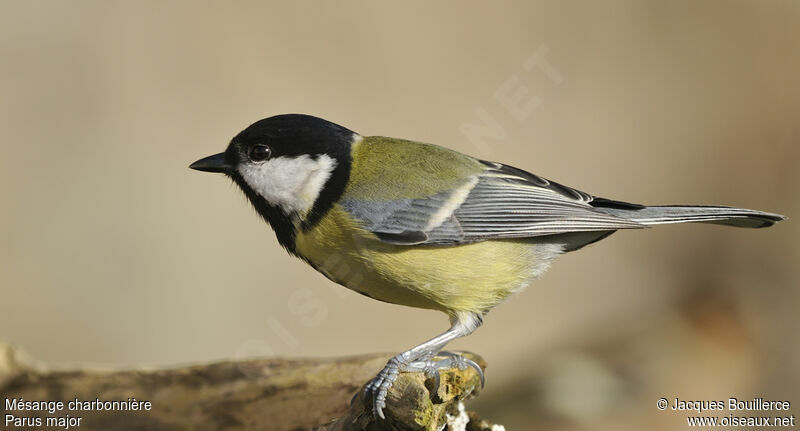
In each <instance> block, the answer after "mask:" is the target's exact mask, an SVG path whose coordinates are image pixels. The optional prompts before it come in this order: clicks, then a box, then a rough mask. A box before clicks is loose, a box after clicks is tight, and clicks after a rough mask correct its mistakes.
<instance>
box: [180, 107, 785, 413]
mask: <svg viewBox="0 0 800 431" xmlns="http://www.w3.org/2000/svg"><path fill="white" fill-rule="evenodd" d="M190 167H191V168H192V169H196V170H199V171H206V172H219V173H223V174H225V175H227V176H228V177H230V178H231V179H232V180H233V181H234V182H235V183H236V184H238V185H239V187H241V189H242V190H243V191H244V193H245V195H247V198H248V199H249V200H250V202H251V203H252V205H253V206H254V207H255V209H256V211H258V213H259V214H260V215H261V216H262V217H263V218H264V220H266V221H267V222H268V223H269V224H270V225H271V226H272V229H273V230H274V231H275V234H276V236H277V238H278V242H279V243H280V245H282V246H283V247H284V248H285V249H286V250H287V251H288V252H289V253H290V254H293V255H295V256H297V257H299V258H301V259H303V260H304V261H306V262H307V263H308V264H310V265H311V266H312V267H313V268H314V269H316V270H317V271H319V272H321V273H322V274H324V275H325V276H326V277H327V278H329V279H330V280H332V281H333V282H335V283H338V284H341V285H342V286H345V287H347V288H349V289H352V290H354V291H356V292H358V293H361V294H363V295H366V296H369V297H370V298H374V299H377V300H380V301H385V302H390V303H393V304H401V305H408V306H411V307H419V308H428V309H433V310H439V311H443V312H445V313H447V315H448V316H449V317H450V322H451V327H450V329H448V330H447V331H445V332H444V333H442V334H441V335H438V336H436V337H434V338H432V339H430V340H428V341H426V342H424V343H422V344H420V345H418V346H416V347H413V348H411V349H409V350H407V351H405V352H403V353H401V354H399V355H397V356H395V357H393V358H392V359H391V360H389V362H388V363H387V364H386V366H385V367H384V368H383V370H381V371H380V373H378V375H377V376H376V377H375V378H374V379H373V380H372V381H370V383H369V384H368V385H367V387H366V391H367V394H368V395H369V396H371V397H372V400H373V413H374V414H375V415H376V416H378V417H381V418H382V417H383V408H384V407H385V406H386V393H387V391H388V389H389V387H390V386H391V385H392V382H393V381H394V380H395V379H396V378H397V375H398V373H399V372H401V371H426V372H433V374H436V373H435V371H436V370H437V369H441V368H449V367H452V366H459V367H464V366H473V367H475V368H476V369H477V370H478V371H479V372H480V368H479V367H477V365H475V364H474V363H473V362H471V361H470V360H468V359H466V358H463V357H460V356H458V355H453V354H448V355H447V356H445V357H444V359H441V360H437V361H435V360H434V357H435V356H436V355H437V354H439V353H440V351H441V349H442V348H443V347H444V346H445V344H447V343H448V342H450V341H452V340H453V339H456V338H459V337H463V336H465V335H468V334H470V333H472V332H473V331H474V330H475V329H477V328H478V327H479V326H480V325H481V324H482V322H483V315H485V314H486V313H487V312H488V311H489V310H490V309H492V307H494V306H496V305H497V304H499V303H501V302H502V301H504V300H505V299H506V298H508V297H509V296H511V295H513V294H514V293H517V292H519V291H521V290H522V289H524V288H525V287H526V286H527V285H528V284H529V283H530V282H531V281H532V280H534V279H535V278H537V277H538V276H540V275H541V274H542V273H543V272H544V271H545V270H546V269H547V268H548V266H549V265H550V262H551V261H552V260H553V259H554V258H555V257H557V256H558V255H560V254H562V253H565V252H569V251H573V250H577V249H579V248H581V247H584V246H586V245H587V244H591V243H593V242H596V241H598V240H600V239H603V238H605V237H607V236H609V235H610V234H612V233H614V232H615V231H617V230H619V229H641V228H645V227H648V226H652V225H657V224H664V223H685V222H702V223H714V224H724V225H728V226H737V227H751V228H758V227H766V226H771V225H773V224H774V223H776V222H778V221H780V220H783V219H784V218H785V217H784V216H782V215H779V214H771V213H766V212H761V211H754V210H748V209H740V208H731V207H724V206H684V205H680V206H645V205H639V204H633V203H628V202H622V201H617V200H611V199H604V198H600V197H596V196H593V195H590V194H588V193H584V192H582V191H579V190H576V189H573V188H571V187H567V186H564V185H561V184H559V183H556V182H553V181H550V180H547V179H545V178H542V177H540V176H537V175H534V174H531V173H529V172H526V171H523V170H521V169H517V168H514V167H511V166H508V165H504V164H501V163H496V162H490V161H484V160H479V159H476V158H473V157H470V156H467V155H464V154H461V153H458V152H456V151H452V150H449V149H446V148H443V147H439V146H436V145H431V144H424V143H419V142H413V141H407V140H403V139H395V138H387V137H381V136H368V137H364V136H361V135H359V134H358V133H355V132H353V131H351V130H348V129H347V128H345V127H342V126H340V125H337V124H334V123H331V122H329V121H326V120H323V119H321V118H316V117H313V116H309V115H301V114H286V115H278V116H274V117H270V118H266V119H263V120H260V121H258V122H256V123H253V124H252V125H250V126H249V127H247V128H246V129H244V130H243V131H242V132H241V133H239V134H238V135H236V136H235V137H234V138H233V140H231V142H230V144H229V145H228V148H227V149H226V150H225V152H223V153H220V154H215V155H213V156H210V157H206V158H204V159H200V160H198V161H196V162H194V163H192V164H191V166H190ZM442 353H444V352H442ZM481 377H482V375H481Z"/></svg>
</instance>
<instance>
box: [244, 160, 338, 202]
mask: <svg viewBox="0 0 800 431" xmlns="http://www.w3.org/2000/svg"><path fill="white" fill-rule="evenodd" d="M335 168H336V160H334V159H332V158H331V157H330V156H327V155H325V154H322V155H319V156H317V158H316V159H315V158H312V157H311V156H309V155H305V154H304V155H302V156H297V157H276V158H274V159H271V160H267V161H266V162H264V163H257V164H254V163H243V164H241V165H240V166H239V174H241V175H242V178H244V180H245V181H246V182H247V184H248V185H250V187H251V188H252V189H253V190H254V191H255V192H256V193H258V194H259V195H261V197H263V198H264V199H265V200H266V201H267V202H269V203H270V204H272V205H275V206H277V207H279V208H281V209H282V210H283V211H284V212H285V213H286V214H288V215H293V216H298V215H299V216H302V215H305V213H307V212H308V211H309V210H311V207H313V206H314V202H315V201H316V200H317V197H318V196H319V193H320V192H321V191H322V188H323V187H325V183H326V182H327V181H328V178H330V176H331V173H332V172H333V170H334V169H335Z"/></svg>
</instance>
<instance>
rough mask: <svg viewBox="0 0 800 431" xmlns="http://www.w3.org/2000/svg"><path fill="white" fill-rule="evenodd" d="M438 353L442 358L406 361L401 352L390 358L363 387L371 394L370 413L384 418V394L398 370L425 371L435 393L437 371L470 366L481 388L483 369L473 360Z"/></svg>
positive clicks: (462, 368) (447, 353)
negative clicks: (431, 381) (476, 374)
mask: <svg viewBox="0 0 800 431" xmlns="http://www.w3.org/2000/svg"><path fill="white" fill-rule="evenodd" d="M439 355H440V356H444V358H443V359H439V360H435V359H433V358H427V359H420V360H416V361H410V362H407V361H406V360H405V358H403V356H402V354H401V355H397V356H395V357H393V358H392V359H390V360H389V362H387V363H386V366H385V367H383V369H382V370H381V371H380V372H379V373H378V375H377V376H375V378H373V379H372V380H371V381H370V382H369V383H368V384H367V386H366V388H365V392H366V395H367V396H372V414H373V415H375V417H378V418H381V419H386V418H385V416H384V414H383V409H384V408H385V407H386V394H387V393H388V392H389V388H391V387H392V384H393V383H394V381H395V380H397V377H398V376H399V375H400V372H412V373H419V372H423V373H425V376H426V377H428V378H432V379H433V390H432V391H431V392H432V393H435V392H437V391H438V390H439V383H440V381H441V377H440V375H439V371H441V370H449V369H451V368H458V369H459V370H466V369H467V367H472V368H474V369H475V371H476V372H477V373H478V375H479V376H480V378H481V388H483V385H484V382H485V378H484V376H483V370H482V369H481V367H480V365H478V364H477V363H476V362H475V361H473V360H472V359H469V358H465V357H463V356H461V355H457V354H455V353H451V352H440V353H439Z"/></svg>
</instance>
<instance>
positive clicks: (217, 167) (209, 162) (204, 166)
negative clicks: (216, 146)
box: [189, 153, 233, 173]
mask: <svg viewBox="0 0 800 431" xmlns="http://www.w3.org/2000/svg"><path fill="white" fill-rule="evenodd" d="M189 167H190V168H192V169H194V170H197V171H203V172H222V173H226V172H230V171H231V169H232V168H233V166H231V165H230V164H228V162H227V161H225V153H219V154H214V155H213V156H208V157H206V158H203V159H200V160H198V161H196V162H194V163H192V164H191V165H189Z"/></svg>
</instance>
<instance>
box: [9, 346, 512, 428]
mask: <svg viewBox="0 0 800 431" xmlns="http://www.w3.org/2000/svg"><path fill="white" fill-rule="evenodd" d="M465 356H467V357H470V358H471V359H473V360H475V361H476V362H477V363H478V364H480V365H481V367H485V362H483V360H482V359H481V358H480V357H478V356H477V355H472V354H465ZM388 359H389V355H365V356H357V357H349V358H333V359H254V360H245V361H226V362H219V363H212V364H206V365H193V366H188V367H180V368H170V369H139V370H117V371H110V370H97V369H92V370H76V371H51V370H47V369H45V368H44V367H41V366H35V365H34V364H33V363H32V361H30V360H26V359H24V358H22V355H20V354H19V353H18V352H17V351H15V350H14V349H11V348H9V347H7V346H3V345H0V394H2V397H3V398H4V399H3V400H0V401H2V402H3V407H4V410H5V412H4V414H3V421H4V422H3V423H4V424H6V426H7V427H10V426H12V425H14V422H13V421H14V420H21V419H22V418H26V419H29V420H32V421H35V420H36V418H39V420H40V421H41V427H44V426H45V425H46V424H47V420H48V417H49V418H61V420H62V421H63V422H61V424H62V426H61V429H64V428H65V426H64V425H69V421H72V426H71V427H70V428H68V429H73V428H74V429H79V430H82V431H86V430H112V429H148V430H175V429H193V430H219V429H226V430H253V429H258V430H301V429H315V430H319V431H334V430H335V431H350V430H374V429H388V430H398V431H399V430H438V429H440V428H441V427H442V426H443V425H444V424H446V423H448V417H449V421H450V423H449V427H448V428H447V429H448V430H451V431H456V430H458V431H461V430H470V431H473V430H490V429H494V430H496V429H501V428H499V427H497V428H492V427H491V425H490V424H488V423H486V422H485V421H481V420H480V419H479V418H478V417H477V416H476V415H475V414H467V413H465V412H464V411H463V403H462V401H463V400H465V399H467V398H469V397H474V396H476V395H477V394H478V393H479V391H480V389H481V388H480V378H479V376H478V374H477V373H476V372H475V370H472V369H471V368H467V369H466V370H458V369H451V370H448V371H446V372H442V373H441V384H440V386H439V389H438V391H436V393H435V394H433V395H431V393H430V391H431V389H432V386H433V381H432V380H433V379H427V381H426V378H425V376H424V375H423V374H421V373H401V375H400V377H399V378H398V380H397V381H396V382H395V384H394V385H393V386H392V388H391V390H390V391H389V394H388V399H387V408H386V409H385V410H384V413H385V415H386V418H387V419H386V421H381V422H380V423H376V421H375V419H374V418H373V417H372V413H371V409H372V402H371V400H369V399H366V398H365V397H364V395H363V385H364V384H365V383H366V382H368V381H369V380H370V379H371V378H372V377H373V376H374V374H376V373H377V372H378V370H380V369H381V368H382V367H383V366H384V365H385V363H386V361H387V360H388ZM354 394H357V395H356V396H355V397H353V396H354ZM133 398H135V401H137V402H138V403H139V407H140V409H139V410H118V409H117V410H111V411H109V410H101V411H97V410H76V409H74V408H72V407H74V406H71V405H70V402H73V401H75V400H76V399H77V400H78V401H80V402H81V404H82V405H83V406H85V407H92V405H91V402H92V401H94V402H95V407H96V403H97V400H99V401H100V402H105V401H123V403H121V404H119V403H118V405H117V407H124V406H132V403H131V402H130V401H131V399H133ZM20 399H21V400H20ZM351 399H352V400H353V403H352V405H351V404H350V401H351ZM30 401H33V402H36V401H56V402H58V401H61V402H63V408H62V409H61V410H58V411H55V412H54V413H52V414H50V413H49V412H48V411H47V410H45V411H41V410H19V409H18V407H20V405H25V404H24V403H25V402H30ZM144 401H148V402H150V405H151V409H150V410H144V409H142V408H143V404H141V403H142V402H144ZM9 402H11V403H14V402H16V403H17V404H12V405H9ZM20 403H23V404H20ZM108 406H109V405H108V404H106V407H108ZM9 407H12V409H9ZM13 407H17V408H13ZM8 415H11V416H12V417H13V419H11V420H12V422H10V423H9V422H7V421H8V420H9V416H8ZM67 415H69V417H67ZM468 415H469V418H468V417H467V416H468ZM77 418H80V421H79V423H76V422H75V421H76V420H77ZM50 420H51V421H52V420H53V419H50ZM459 421H460V423H459ZM467 422H469V424H467ZM22 429H27V428H22Z"/></svg>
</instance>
